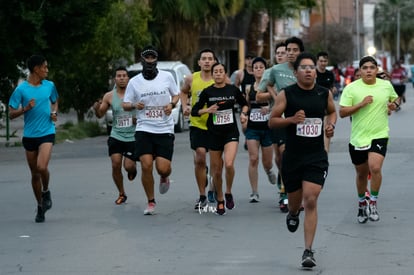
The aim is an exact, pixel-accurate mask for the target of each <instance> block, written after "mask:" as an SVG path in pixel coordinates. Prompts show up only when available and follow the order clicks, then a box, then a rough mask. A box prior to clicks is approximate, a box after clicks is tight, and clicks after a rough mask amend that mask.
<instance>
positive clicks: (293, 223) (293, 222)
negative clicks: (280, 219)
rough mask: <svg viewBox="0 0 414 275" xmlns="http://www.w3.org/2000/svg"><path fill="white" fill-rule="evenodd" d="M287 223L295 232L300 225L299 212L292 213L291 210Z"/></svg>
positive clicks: (291, 230)
mask: <svg viewBox="0 0 414 275" xmlns="http://www.w3.org/2000/svg"><path fill="white" fill-rule="evenodd" d="M286 225H287V228H288V230H289V231H290V232H292V233H293V232H295V231H296V230H297V229H298V227H299V213H298V214H297V215H292V214H290V212H289V213H288V214H287V216H286Z"/></svg>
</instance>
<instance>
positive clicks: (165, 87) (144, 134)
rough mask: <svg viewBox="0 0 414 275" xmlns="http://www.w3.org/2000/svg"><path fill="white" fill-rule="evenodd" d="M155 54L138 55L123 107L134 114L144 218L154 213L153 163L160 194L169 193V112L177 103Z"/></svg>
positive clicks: (149, 48)
mask: <svg viewBox="0 0 414 275" xmlns="http://www.w3.org/2000/svg"><path fill="white" fill-rule="evenodd" d="M157 59H158V53H157V50H156V49H155V48H154V47H153V46H147V47H145V48H144V49H143V51H142V52H141V62H142V67H143V70H142V73H140V74H138V75H137V76H135V77H133V78H131V79H130V81H129V83H128V86H127V88H126V91H125V96H124V102H123V104H122V107H123V108H124V110H125V111H131V110H135V109H136V110H137V111H136V117H137V126H136V128H135V144H136V149H135V150H136V154H137V157H138V158H139V160H140V162H141V181H142V185H143V187H144V190H145V194H146V196H147V199H148V205H147V208H146V209H145V210H144V215H153V214H154V212H155V205H156V204H155V196H154V177H153V174H152V171H153V162H154V160H155V168H156V170H157V172H158V174H159V175H160V186H159V191H160V193H161V194H164V193H166V192H167V191H168V189H169V186H170V180H169V178H168V176H169V175H170V174H171V160H172V156H173V151H174V120H173V117H172V116H171V111H172V109H173V108H174V107H175V105H176V104H177V102H178V100H179V95H178V93H179V91H178V87H177V85H176V83H175V81H174V78H173V76H172V75H171V73H169V72H166V71H162V70H158V69H157Z"/></svg>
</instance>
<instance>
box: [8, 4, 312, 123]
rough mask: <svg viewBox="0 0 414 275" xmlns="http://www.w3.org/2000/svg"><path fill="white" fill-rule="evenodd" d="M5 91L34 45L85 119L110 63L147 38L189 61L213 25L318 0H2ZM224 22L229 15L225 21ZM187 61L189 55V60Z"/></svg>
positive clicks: (121, 60) (63, 100) (122, 60)
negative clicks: (204, 32)
mask: <svg viewBox="0 0 414 275" xmlns="http://www.w3.org/2000/svg"><path fill="white" fill-rule="evenodd" d="M0 1H1V9H0V25H1V26H2V28H1V29H0V43H1V45H2V46H1V47H0V61H1V62H0V99H2V100H3V101H5V102H7V101H8V98H9V96H10V94H11V92H12V91H13V89H14V87H15V85H16V83H17V80H18V78H19V76H20V75H21V73H22V72H21V70H19V69H18V67H17V65H19V66H20V67H22V68H24V67H25V60H26V59H27V58H28V57H29V56H30V55H31V54H34V53H39V54H43V55H45V56H46V58H47V59H48V61H49V67H50V71H49V79H51V80H52V81H54V82H55V83H56V86H57V89H58V92H59V95H60V101H59V105H60V109H61V110H62V111H65V110H68V109H70V108H74V109H75V110H76V112H77V115H78V120H80V121H82V120H83V114H84V113H86V111H87V110H88V108H89V107H90V106H91V104H92V103H93V102H94V101H95V100H96V99H97V98H98V97H100V96H101V95H102V94H103V93H104V92H106V91H107V89H108V86H109V84H108V80H109V78H110V77H111V69H113V68H114V66H117V65H120V64H122V65H126V64H127V63H129V62H131V61H132V60H133V59H134V55H135V56H136V52H137V50H139V49H140V48H142V47H143V46H145V45H146V44H148V43H153V44H155V45H156V46H158V47H159V48H160V53H161V55H163V57H164V58H165V59H180V60H184V62H185V63H187V64H191V63H192V58H193V57H194V55H195V54H196V53H197V52H198V50H199V46H198V41H199V37H200V30H201V29H202V28H203V29H207V30H209V31H210V32H211V33H215V32H218V31H222V30H218V28H222V27H224V28H225V26H226V24H225V23H226V20H227V19H228V18H234V17H235V16H236V15H238V14H241V13H243V14H244V13H247V14H248V13H250V12H257V11H259V10H261V9H267V10H269V11H271V12H272V14H274V15H277V16H283V15H291V14H293V13H294V12H295V10H297V9H298V8H299V7H303V6H307V5H311V4H312V3H314V1H313V0H274V1H266V0H208V1H205V0H163V1H159V0H127V1H124V0H88V1H84V0H71V1H66V0H53V1H52V0H31V1H20V0H7V1H5V0H0ZM223 22H224V23H223ZM186 61H187V62H186Z"/></svg>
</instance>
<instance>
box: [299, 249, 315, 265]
mask: <svg viewBox="0 0 414 275" xmlns="http://www.w3.org/2000/svg"><path fill="white" fill-rule="evenodd" d="M315 265H316V261H315V258H314V257H313V251H312V250H310V249H305V251H303V255H302V267H304V268H312V267H314V266H315Z"/></svg>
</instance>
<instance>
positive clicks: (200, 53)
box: [198, 48, 218, 60]
mask: <svg viewBox="0 0 414 275" xmlns="http://www.w3.org/2000/svg"><path fill="white" fill-rule="evenodd" d="M203 53H212V54H213V57H214V60H218V59H217V57H216V53H215V52H214V51H213V50H212V49H210V48H204V49H202V50H201V51H200V52H199V53H198V60H200V58H201V55H202V54H203Z"/></svg>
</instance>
